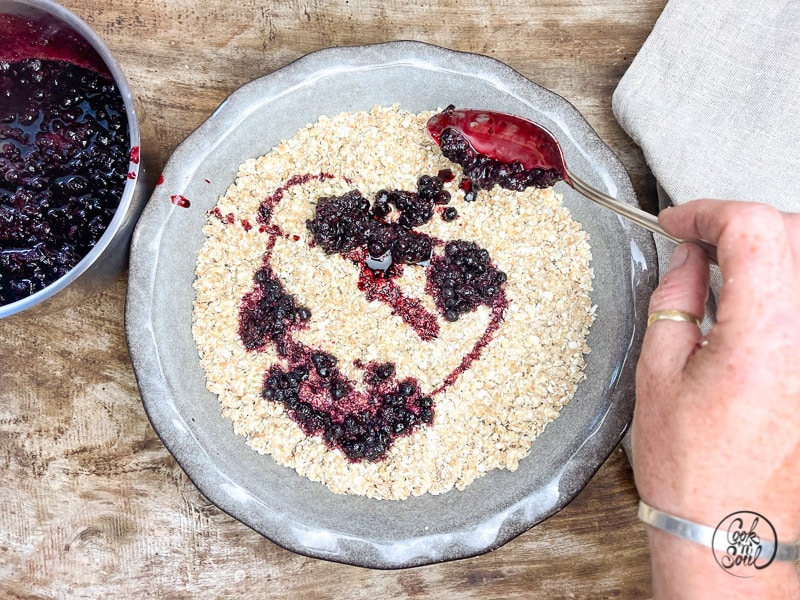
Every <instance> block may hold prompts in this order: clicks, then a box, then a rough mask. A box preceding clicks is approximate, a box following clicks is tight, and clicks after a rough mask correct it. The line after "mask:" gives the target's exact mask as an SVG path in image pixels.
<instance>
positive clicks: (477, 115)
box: [428, 106, 716, 262]
mask: <svg viewBox="0 0 800 600" xmlns="http://www.w3.org/2000/svg"><path fill="white" fill-rule="evenodd" d="M446 129H451V130H454V131H456V132H457V133H459V134H460V135H461V136H462V137H463V138H464V139H465V140H466V141H467V142H468V143H469V145H470V146H471V147H472V149H473V150H474V151H475V152H476V153H478V154H481V155H484V156H487V157H489V158H493V159H495V160H497V161H498V162H500V163H503V164H509V165H510V164H512V163H515V162H518V163H520V164H521V165H522V166H523V167H524V169H525V170H526V171H535V170H538V171H542V172H543V174H544V176H545V177H549V178H550V179H551V180H552V179H556V180H557V179H562V180H563V181H564V183H566V184H567V185H569V186H571V187H572V188H573V189H574V190H575V191H577V192H579V193H580V194H583V195H584V196H585V197H587V198H588V199H589V200H593V201H594V202H597V203H598V204H600V205H601V206H604V207H606V208H608V209H610V210H612V211H614V212H615V213H617V214H618V215H620V216H622V217H625V218H626V219H629V220H630V221H632V222H634V223H636V224H637V225H641V226H642V227H644V228H646V229H648V230H650V231H652V232H653V233H657V234H659V235H662V236H664V237H666V238H668V239H670V240H672V241H673V242H675V243H676V244H680V243H681V242H683V241H685V240H681V239H679V238H676V237H674V236H672V235H670V234H669V233H667V232H666V231H665V230H664V228H663V227H661V225H659V224H658V218H657V217H655V216H654V215H651V214H650V213H648V212H645V211H643V210H641V209H639V208H636V207H634V206H631V205H629V204H625V203H624V202H620V201H619V200H616V199H615V198H612V197H611V196H609V195H608V194H604V193H603V192H601V191H600V190H598V189H595V188H593V187H592V186H591V185H589V184H588V183H586V182H585V181H583V180H582V179H581V178H579V177H577V176H576V175H575V174H574V173H573V172H572V171H570V170H569V168H568V167H567V163H566V161H565V160H564V153H563V152H562V150H561V146H560V145H559V143H558V141H557V140H556V138H555V137H554V136H553V134H552V133H550V132H549V131H548V130H547V129H545V128H544V127H542V126H541V125H538V124H536V123H534V122H532V121H529V120H527V119H524V118H522V117H517V116H515V115H509V114H506V113H501V112H494V111H489V110H477V109H457V108H455V107H452V106H449V107H447V108H446V109H445V110H444V111H443V112H440V113H438V114H436V115H434V116H433V117H431V118H430V120H429V121H428V133H430V135H431V137H432V138H433V139H434V141H435V142H436V143H437V144H439V145H440V146H441V141H442V132H444V131H445V130H446ZM451 160H452V158H451ZM462 166H464V165H462ZM498 183H500V185H502V183H501V182H498ZM692 241H694V242H695V243H698V244H700V245H701V246H702V247H703V249H704V250H705V251H706V254H707V255H708V257H709V258H710V259H711V260H712V261H714V262H716V247H714V246H713V245H711V244H709V243H708V242H703V241H695V240H692Z"/></svg>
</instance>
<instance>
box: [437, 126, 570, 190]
mask: <svg viewBox="0 0 800 600" xmlns="http://www.w3.org/2000/svg"><path fill="white" fill-rule="evenodd" d="M439 147H440V149H441V151H442V154H443V155H444V156H445V157H446V158H447V159H448V160H450V161H451V162H454V163H456V164H458V165H461V168H462V169H463V171H464V175H465V176H466V177H467V178H468V179H469V180H470V181H471V182H472V184H473V190H474V188H478V189H484V190H490V189H492V188H493V187H494V186H495V184H497V185H499V186H500V187H503V188H506V189H509V190H513V191H517V192H521V191H523V190H524V189H526V188H528V187H536V188H547V187H551V186H553V185H555V184H556V183H558V182H559V181H561V174H560V173H559V172H558V171H557V170H556V169H542V168H538V167H537V168H533V169H526V168H525V167H524V166H523V165H522V164H521V163H519V162H516V161H515V162H511V163H505V162H501V161H499V160H497V159H495V158H492V157H490V156H486V155H485V154H480V153H478V152H476V151H475V149H474V148H473V147H472V146H471V145H470V143H469V141H468V140H467V138H465V137H464V136H463V135H462V134H461V133H459V132H458V131H456V130H455V129H452V128H450V129H445V130H444V131H442V133H441V139H440V142H439ZM472 199H474V197H473V198H472Z"/></svg>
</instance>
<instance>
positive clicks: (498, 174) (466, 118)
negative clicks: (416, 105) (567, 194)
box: [428, 105, 565, 201]
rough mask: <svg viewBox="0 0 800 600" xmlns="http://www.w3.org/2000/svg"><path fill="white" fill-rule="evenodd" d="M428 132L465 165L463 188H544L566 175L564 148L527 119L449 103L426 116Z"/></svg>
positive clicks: (472, 190)
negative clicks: (563, 162)
mask: <svg viewBox="0 0 800 600" xmlns="http://www.w3.org/2000/svg"><path fill="white" fill-rule="evenodd" d="M428 132H429V133H430V134H431V137H433V139H434V140H435V141H436V143H437V144H439V148H440V150H441V151H442V154H443V155H444V156H445V157H446V158H447V159H448V160H450V161H452V162H454V163H456V164H458V165H461V168H462V169H463V171H464V175H465V176H466V178H467V179H466V181H467V183H466V184H465V185H466V186H467V187H469V188H470V189H466V190H465V192H466V193H467V194H469V195H470V197H468V198H465V200H467V201H471V200H474V199H475V192H476V191H477V189H487V190H490V189H492V187H494V186H495V184H497V185H499V186H500V187H503V188H506V189H509V190H514V191H522V190H524V189H526V188H528V187H537V188H546V187H550V186H552V185H555V184H556V183H557V182H559V181H561V180H562V179H564V177H565V172H564V170H563V164H562V163H561V162H560V155H561V153H560V150H559V149H558V147H557V145H555V142H554V140H553V139H552V136H550V135H549V134H548V135H544V134H543V133H542V131H541V128H540V127H539V126H538V125H535V124H533V123H530V122H528V121H526V120H524V119H521V118H518V117H514V116H513V115H505V114H503V113H497V112H492V111H480V110H473V109H456V107H455V106H453V105H450V106H448V107H447V108H446V109H445V110H444V111H442V112H441V113H438V114H436V115H434V116H433V117H432V118H431V119H430V120H429V121H428Z"/></svg>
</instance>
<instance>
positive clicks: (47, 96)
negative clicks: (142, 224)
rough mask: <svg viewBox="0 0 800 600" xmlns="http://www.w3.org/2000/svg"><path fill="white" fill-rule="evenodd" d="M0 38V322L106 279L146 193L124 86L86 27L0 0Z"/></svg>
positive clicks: (122, 257) (27, 0) (20, 1)
mask: <svg viewBox="0 0 800 600" xmlns="http://www.w3.org/2000/svg"><path fill="white" fill-rule="evenodd" d="M0 40H2V43H0V318H3V317H8V316H11V315H15V314H18V313H21V312H23V311H25V314H26V315H31V314H36V313H38V312H43V311H44V312H50V311H52V310H55V309H60V308H63V307H64V306H68V305H71V304H74V303H75V302H76V301H77V300H78V299H80V298H85V297H86V294H87V293H92V292H93V291H98V290H100V289H102V288H103V287H105V286H106V285H107V284H108V283H110V282H111V281H113V279H114V278H115V277H116V276H117V275H118V273H119V272H120V271H121V270H122V269H123V268H124V267H125V266H126V263H127V253H128V247H129V242H130V236H131V233H132V230H133V226H134V225H135V223H136V220H137V218H138V215H139V212H140V211H141V209H142V207H143V206H144V202H145V199H146V190H145V189H144V188H145V178H144V168H143V166H142V164H141V161H140V154H141V153H140V126H139V120H138V119H137V113H136V109H135V107H134V100H133V97H132V94H131V92H130V89H129V87H128V84H127V82H126V80H125V77H124V75H123V73H122V70H121V69H120V66H119V65H118V64H117V62H116V60H115V59H114V58H113V56H112V55H111V53H110V51H109V50H108V48H107V47H106V45H105V44H104V43H103V42H102V40H101V39H100V38H99V37H98V36H97V35H96V34H95V33H94V32H93V31H92V30H91V28H90V27H89V26H88V25H86V23H84V22H83V21H82V20H81V19H79V18H78V17H77V16H75V15H74V14H72V13H71V12H69V11H68V10H66V9H65V8H63V7H62V6H59V5H58V4H55V3H53V2H50V1H48V0H0ZM34 308H36V309H37V310H35V311H34V310H30V309H34Z"/></svg>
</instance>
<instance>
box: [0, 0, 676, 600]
mask: <svg viewBox="0 0 800 600" xmlns="http://www.w3.org/2000/svg"><path fill="white" fill-rule="evenodd" d="M64 4H65V5H66V6H67V7H68V8H69V9H71V10H73V11H74V12H75V13H76V14H78V15H79V16H81V17H82V18H83V19H85V20H86V21H87V22H88V23H89V24H90V25H91V26H92V27H94V28H95V30H96V31H97V32H98V33H99V34H100V35H101V37H103V39H104V40H105V41H106V42H107V44H108V45H109V47H110V48H111V49H112V51H113V52H114V53H115V55H116V56H117V57H118V59H119V61H120V63H121V65H122V68H123V70H124V71H125V73H126V75H127V76H128V79H129V81H130V84H131V86H132V88H133V90H134V93H135V94H136V95H137V97H138V98H139V100H140V101H141V104H142V106H143V107H144V109H145V110H146V112H147V115H148V117H149V120H150V122H151V123H152V126H153V132H152V135H151V137H150V139H149V140H145V145H146V147H145V152H146V154H147V155H149V157H150V159H151V162H152V163H153V164H154V166H155V170H156V171H158V170H159V169H160V167H161V166H162V165H163V164H164V163H165V162H166V160H167V158H168V157H169V155H170V153H171V152H172V150H173V149H174V148H175V146H176V145H177V144H178V143H180V142H181V141H182V140H183V139H184V138H185V137H186V136H187V135H188V134H189V133H190V132H191V131H192V130H193V129H194V128H195V127H196V126H197V125H199V124H200V123H201V122H202V121H203V120H204V119H206V118H207V117H208V116H209V115H210V114H211V113H212V112H213V110H214V109H215V108H216V107H217V105H218V104H219V103H220V102H222V101H223V100H224V98H225V97H226V96H227V95H228V94H229V93H230V92H232V91H233V90H234V89H236V88H237V87H238V86H240V85H242V84H243V83H245V82H247V81H249V80H251V79H253V78H255V77H258V76H261V75H264V74H266V73H270V72H272V71H274V70H276V69H278V68H280V67H282V66H284V65H286V64H287V63H289V62H290V61H292V60H294V59H296V58H298V57H300V56H302V55H304V54H306V53H308V52H310V51H313V50H317V49H321V48H325V47H329V46H342V45H360V44H368V43H377V42H383V41H389V40H395V39H413V40H419V41H425V42H430V43H435V44H437V45H441V46H445V47H449V48H452V49H457V50H463V51H469V52H478V53H481V54H485V55H488V56H491V57H494V58H497V59H498V60H501V61H503V62H505V63H506V64H508V65H510V66H511V67H513V68H514V69H516V70H518V71H519V72H520V73H522V74H523V75H525V76H526V77H528V78H530V79H531V80H533V81H535V82H537V83H539V84H541V85H544V86H545V87H548V88H550V89H552V90H553V91H555V92H556V93H558V94H560V95H562V96H564V97H565V98H567V99H568V100H569V101H570V102H572V103H573V104H574V105H575V106H576V107H577V108H578V109H579V110H580V111H581V112H582V113H583V114H584V115H585V116H586V118H587V119H588V121H589V122H590V123H591V124H592V126H593V127H594V128H595V129H596V130H597V131H598V133H599V135H600V136H601V138H603V139H604V140H605V141H606V142H607V143H608V144H609V145H610V146H611V148H612V149H613V150H614V151H615V152H616V153H617V154H618V155H619V156H620V158H621V160H622V161H623V163H624V164H625V166H626V167H627V168H628V170H629V172H630V174H631V178H632V180H633V182H634V186H635V188H636V190H637V193H638V194H639V196H640V199H641V201H642V204H643V205H644V206H645V207H647V208H650V209H651V210H652V208H653V207H654V206H655V195H654V186H653V182H652V177H651V175H650V173H649V171H648V169H647V166H646V164H645V163H644V161H643V159H642V156H641V154H640V152H639V151H638V149H637V148H636V147H635V145H634V144H633V143H632V142H631V140H629V139H628V138H627V137H626V135H625V134H624V132H623V131H622V130H621V129H620V127H619V125H618V124H617V123H616V121H615V120H614V117H613V114H612V112H611V95H612V93H613V90H614V88H615V86H616V83H617V81H618V80H619V78H620V77H621V75H622V74H623V73H624V71H625V69H626V68H627V66H628V65H629V64H630V62H631V60H632V59H633V57H634V56H635V54H636V52H637V50H638V49H639V48H640V46H641V44H642V43H643V41H644V40H645V38H646V37H647V35H648V33H649V31H650V30H651V28H652V26H653V24H654V22H655V20H656V19H657V17H658V15H659V14H660V12H661V10H662V9H663V5H664V4H665V2H664V0H660V1H656V0H641V1H639V2H621V1H619V0H616V1H612V0H605V1H598V0H583V1H575V0H570V1H566V0H549V1H542V2H522V1H521V0H499V1H495V2H485V1H483V2H479V1H477V0H444V1H442V2H439V3H434V5H433V6H424V5H423V3H418V2H385V1H383V0H381V1H378V0H337V1H307V2H297V1H289V2H277V1H256V0H242V1H240V2H236V3H230V2H226V1H223V0H206V1H205V2H203V3H198V2H191V1H189V0H125V1H122V0H83V1H81V2H78V1H77V0H69V1H66V2H64ZM148 142H149V144H148ZM126 283H127V281H126V277H125V275H124V274H123V275H121V276H120V277H119V278H118V279H117V281H116V282H115V283H114V285H113V286H112V287H111V288H110V289H109V290H108V291H106V292H104V293H103V294H101V295H99V296H98V297H96V298H92V299H90V300H88V301H87V303H86V304H85V305H83V306H80V307H76V308H73V309H69V310H66V311H63V312H61V313H59V314H55V315H47V316H37V317H36V318H12V319H6V320H3V321H0V597H2V598H11V599H14V598H58V599H62V598H65V599H66V598H107V597H122V598H151V597H152V598H171V599H172V598H174V599H179V598H194V597H211V598H239V597H244V596H252V597H258V598H304V599H317V598H320V599H321V598H349V599H362V598H363V599H370V600H371V599H374V598H415V599H416V598H449V597H464V598H481V599H489V600H490V599H495V598H497V599H500V598H503V599H507V598H528V597H535V598H543V599H547V598H587V599H588V598H593V599H594V598H644V597H648V595H649V593H650V584H649V565H648V560H649V559H648V553H647V547H646V538H645V534H644V528H643V527H642V526H641V525H640V524H639V523H638V521H637V519H636V514H635V513H636V494H635V490H634V488H633V484H632V480H631V473H630V468H629V466H628V463H627V461H626V459H625V457H624V455H623V454H622V452H621V451H617V452H615V453H614V454H613V455H612V456H611V458H610V459H609V460H608V461H607V463H606V464H605V465H604V466H603V467H602V468H601V469H600V471H599V472H598V474H597V475H596V476H595V477H594V479H593V480H592V481H591V482H590V483H589V485H588V486H587V487H586V488H585V489H584V490H583V492H581V494H580V495H579V496H578V497H577V498H576V499H575V500H574V501H573V502H572V503H571V504H570V505H569V506H568V507H567V508H566V509H565V510H563V511H562V512H560V513H559V514H558V515H556V516H554V517H553V518H551V519H549V520H547V521H545V522H544V523H542V524H540V525H539V526H537V527H535V528H533V529H531V530H530V531H528V532H526V533H525V534H523V535H521V536H520V537H518V538H517V539H515V540H513V541H512V542H510V543H508V544H507V545H505V546H504V547H502V548H500V549H499V550H496V551H495V552H492V553H490V554H487V555H484V556H480V557H476V558H472V559H467V560H462V561H457V562H452V563H446V564H440V565H432V566H428V567H421V568H415V569H408V570H402V571H372V570H366V569H360V568H356V567H348V566H343V565H338V564H334V563H329V562H324V561H319V560H314V559H309V558H305V557H302V556H299V555H296V554H293V553H291V552H288V551H286V550H283V549H282V548H280V547H278V546H276V545H275V544H273V543H272V542H270V541H268V540H266V539H265V538H263V537H261V536H260V535H258V534H256V533H255V532H253V531H251V530H250V529H248V528H247V527H245V526H244V525H242V524H240V523H239V522H238V521H235V520H233V519H232V518H230V517H229V516H227V515H226V514H224V513H223V512H221V511H220V510H219V509H217V508H216V507H215V506H213V505H211V504H210V503H209V502H208V501H207V500H206V499H205V498H204V497H203V496H202V495H201V494H200V493H199V492H198V491H197V489H196V488H195V487H194V486H193V485H192V484H191V482H189V481H188V480H187V478H186V476H185V475H184V473H183V471H182V470H181V469H180V467H178V465H177V464H176V463H175V461H174V460H173V459H172V457H171V456H170V455H169V453H168V452H167V451H166V450H165V448H164V447H163V445H162V444H161V442H160V441H159V439H158V437H157V436H156V434H155V433H154V431H153V429H152V428H151V426H150V424H149V422H148V421H147V418H146V415H145V413H144V410H143V408H142V405H141V401H140V398H139V394H138V391H137V388H136V382H135V379H134V376H133V372H132V370H131V365H130V359H129V357H128V353H127V347H126V343H125V335H124V330H123V313H124V300H125V288H126Z"/></svg>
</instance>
